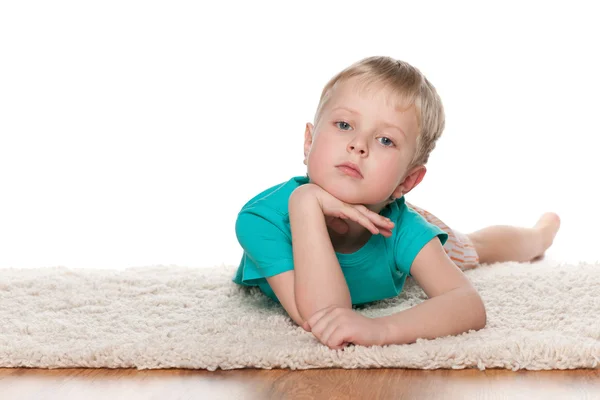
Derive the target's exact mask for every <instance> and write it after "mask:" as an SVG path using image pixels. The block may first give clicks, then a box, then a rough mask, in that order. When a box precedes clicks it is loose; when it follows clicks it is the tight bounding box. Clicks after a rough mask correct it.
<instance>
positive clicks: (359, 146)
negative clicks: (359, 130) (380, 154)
mask: <svg viewBox="0 0 600 400" xmlns="http://www.w3.org/2000/svg"><path fill="white" fill-rule="evenodd" d="M346 150H347V151H348V153H355V152H356V153H358V154H359V155H360V156H364V155H366V154H367V153H368V150H367V143H366V141H365V139H364V138H361V137H359V136H355V137H354V139H352V140H351V141H350V143H348V146H347V148H346Z"/></svg>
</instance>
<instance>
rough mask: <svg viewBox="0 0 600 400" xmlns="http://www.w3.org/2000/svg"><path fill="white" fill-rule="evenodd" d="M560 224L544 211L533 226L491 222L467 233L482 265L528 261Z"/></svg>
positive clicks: (549, 242) (549, 240) (536, 255)
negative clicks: (490, 224) (482, 227)
mask: <svg viewBox="0 0 600 400" xmlns="http://www.w3.org/2000/svg"><path fill="white" fill-rule="evenodd" d="M559 227H560V218H559V217H558V215H557V214H555V213H545V214H544V215H542V216H541V218H540V219H539V221H538V222H537V223H536V224H535V226H534V227H533V228H519V227H515V226H507V225H495V226H489V227H487V228H484V229H481V230H478V231H476V232H473V233H470V234H469V235H468V236H469V238H470V239H471V241H472V242H473V245H474V246H475V248H476V250H477V254H478V255H479V259H480V262H481V263H482V264H492V263H497V262H506V261H516V262H528V261H532V260H534V259H536V258H539V257H542V256H543V255H544V252H545V251H546V249H548V247H550V246H551V245H552V242H553V241H554V237H555V236H556V232H558V229H559Z"/></svg>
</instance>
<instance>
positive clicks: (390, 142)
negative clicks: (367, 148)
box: [379, 136, 394, 147]
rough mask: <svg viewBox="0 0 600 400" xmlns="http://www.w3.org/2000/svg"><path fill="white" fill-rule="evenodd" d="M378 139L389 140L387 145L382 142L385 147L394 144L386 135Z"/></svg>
mask: <svg viewBox="0 0 600 400" xmlns="http://www.w3.org/2000/svg"><path fill="white" fill-rule="evenodd" d="M379 139H386V140H387V141H388V142H389V145H387V144H385V143H382V144H383V145H384V146H385V147H392V146H394V142H393V141H392V140H391V139H390V138H388V137H385V136H384V137H381V138H379Z"/></svg>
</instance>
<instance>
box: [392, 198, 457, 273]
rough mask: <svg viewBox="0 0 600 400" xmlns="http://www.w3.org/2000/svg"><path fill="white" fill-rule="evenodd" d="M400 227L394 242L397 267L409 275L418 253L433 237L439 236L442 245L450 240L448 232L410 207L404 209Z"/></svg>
mask: <svg viewBox="0 0 600 400" xmlns="http://www.w3.org/2000/svg"><path fill="white" fill-rule="evenodd" d="M399 228H400V229H399V230H398V232H397V235H396V240H395V242H394V255H395V259H396V267H397V268H398V270H399V271H400V272H403V273H405V274H406V275H407V276H410V268H411V266H412V263H413V261H414V260H415V258H416V257H417V254H419V252H420V251H421V249H422V248H423V247H424V246H425V245H426V244H427V243H429V242H430V241H431V239H433V238H435V237H438V238H439V239H440V242H441V243H442V246H443V245H444V244H445V243H446V241H447V240H448V234H447V233H446V232H444V231H443V230H442V229H440V228H439V227H438V226H437V225H434V224H432V223H430V222H429V221H427V220H426V219H425V218H423V216H422V215H420V214H419V213H417V212H416V211H414V210H412V209H410V208H405V209H404V213H403V216H402V223H401V224H400V227H399Z"/></svg>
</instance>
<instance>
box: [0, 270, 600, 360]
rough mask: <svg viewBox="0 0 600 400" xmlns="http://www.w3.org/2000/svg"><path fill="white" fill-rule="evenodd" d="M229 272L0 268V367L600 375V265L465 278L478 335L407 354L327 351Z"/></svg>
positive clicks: (395, 304) (370, 311)
mask: <svg viewBox="0 0 600 400" xmlns="http://www.w3.org/2000/svg"><path fill="white" fill-rule="evenodd" d="M235 269H236V266H226V265H222V266H219V267H213V268H212V269H193V268H186V267H180V266H174V265H169V266H164V265H159V266H149V267H137V268H129V269H127V270H123V271H118V270H87V269H72V268H65V267H53V268H39V269H15V268H9V269H0V367H37V368H72V367H84V368H137V369H156V368H191V369H207V370H211V371H214V370H216V369H217V368H221V369H224V370H229V369H235V368H265V369H271V368H291V369H309V368H330V367H333V368H381V367H399V368H418V369H436V368H455V369H461V368H480V369H485V368H506V369H512V370H518V369H530V370H539V369H573V368H598V367H599V365H600V316H599V312H600V264H585V263H580V264H579V265H567V264H562V265H559V264H551V263H549V262H547V261H544V260H542V261H539V262H536V263H533V264H529V263H521V264H519V263H501V264H495V265H483V266H481V267H479V268H477V269H474V270H469V271H466V274H467V276H468V277H469V279H470V280H471V281H472V282H473V284H474V286H475V287H476V288H477V289H478V290H479V292H480V293H481V296H482V298H483V300H484V302H485V305H486V309H487V316H488V323H487V326H486V327H485V328H484V329H482V330H480V331H477V332H475V331H471V332H468V333H464V334H462V335H458V336H450V337H444V338H438V339H435V340H419V341H418V342H417V343H413V344H409V345H388V346H383V347H379V346H374V347H363V346H349V347H347V348H346V349H344V350H331V349H329V348H328V347H327V346H325V345H322V344H321V343H320V342H318V340H317V339H316V338H315V337H314V336H313V335H312V333H309V332H305V331H304V330H303V329H302V328H300V327H297V326H296V325H295V324H294V323H293V321H292V320H291V319H290V318H288V317H287V315H286V314H285V311H284V310H283V309H282V308H281V307H280V306H279V305H277V304H276V303H274V302H272V301H271V300H270V299H269V298H267V297H266V296H264V295H263V294H262V293H261V292H260V291H259V290H258V288H242V287H239V286H237V285H236V284H234V283H233V282H232V281H231V278H232V276H233V274H234V271H235ZM425 299H426V297H425V295H424V293H423V291H422V290H421V289H420V287H419V286H417V285H416V284H415V282H414V281H413V280H412V279H409V280H408V281H407V284H406V290H405V291H404V292H403V293H402V294H401V295H400V296H399V297H397V298H394V299H388V300H384V301H380V302H376V303H371V304H369V305H367V306H364V307H361V308H357V311H359V312H361V313H363V314H364V315H366V316H382V315H388V314H391V313H395V312H398V311H401V310H404V309H406V308H409V307H411V306H414V305H415V304H418V303H420V302H421V301H423V300H425Z"/></svg>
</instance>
